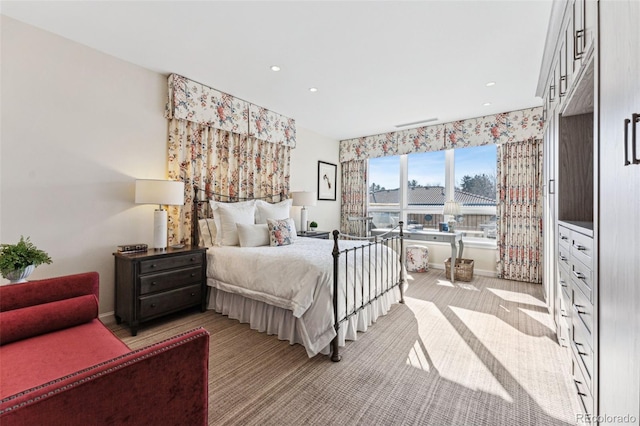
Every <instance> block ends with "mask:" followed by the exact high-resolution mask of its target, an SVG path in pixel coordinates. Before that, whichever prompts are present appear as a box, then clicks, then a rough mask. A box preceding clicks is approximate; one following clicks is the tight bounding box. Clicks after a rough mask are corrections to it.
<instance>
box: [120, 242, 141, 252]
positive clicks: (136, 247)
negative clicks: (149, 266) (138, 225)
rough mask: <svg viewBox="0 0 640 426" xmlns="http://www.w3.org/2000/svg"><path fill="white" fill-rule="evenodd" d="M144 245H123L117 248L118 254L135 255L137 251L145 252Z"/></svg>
mask: <svg viewBox="0 0 640 426" xmlns="http://www.w3.org/2000/svg"><path fill="white" fill-rule="evenodd" d="M147 248H148V246H147V245H146V244H123V245H121V246H118V253H135V252H138V251H147Z"/></svg>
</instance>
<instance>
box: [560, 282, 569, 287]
mask: <svg viewBox="0 0 640 426" xmlns="http://www.w3.org/2000/svg"><path fill="white" fill-rule="evenodd" d="M560 286H561V287H565V288H566V287H568V286H567V282H566V281H565V280H560Z"/></svg>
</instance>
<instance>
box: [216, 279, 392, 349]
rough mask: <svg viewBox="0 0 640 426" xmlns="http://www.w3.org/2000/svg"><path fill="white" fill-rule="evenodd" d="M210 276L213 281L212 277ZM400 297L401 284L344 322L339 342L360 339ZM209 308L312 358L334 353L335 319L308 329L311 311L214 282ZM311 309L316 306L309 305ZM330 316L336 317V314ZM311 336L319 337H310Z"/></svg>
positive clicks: (342, 344) (343, 343) (342, 343)
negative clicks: (297, 314)
mask: <svg viewBox="0 0 640 426" xmlns="http://www.w3.org/2000/svg"><path fill="white" fill-rule="evenodd" d="M209 280H210V281H211V279H209ZM399 300H400V290H399V289H398V287H394V288H393V289H392V290H391V291H389V292H387V293H386V294H384V295H383V296H381V297H379V298H378V299H376V300H374V301H373V302H372V303H371V304H370V305H368V306H367V307H365V308H364V309H363V310H361V311H360V312H359V313H357V314H356V315H354V316H352V317H351V318H349V320H347V321H345V322H343V323H342V324H341V325H340V330H339V335H338V344H339V346H344V345H345V341H346V340H357V337H358V332H365V331H367V329H368V327H369V326H370V325H372V324H373V323H375V322H376V321H377V319H378V317H380V316H383V315H386V314H387V312H389V310H390V309H391V305H393V304H394V303H396V302H397V301H399ZM207 308H208V309H211V310H214V311H216V312H218V313H221V314H223V315H226V316H228V317H229V318H231V319H235V320H238V321H240V322H241V323H244V324H249V326H250V327H251V329H253V330H257V331H259V332H262V333H267V334H269V335H276V336H278V339H280V340H286V341H288V342H289V343H290V344H292V345H293V344H296V343H298V344H301V345H302V346H304V347H305V349H306V350H307V355H308V356H309V358H311V357H313V356H315V355H317V354H318V353H321V354H324V355H330V354H331V345H330V343H331V341H332V340H333V338H334V337H335V335H336V333H335V330H334V329H333V325H332V319H331V320H330V321H329V322H327V321H325V325H324V326H322V328H323V329H322V330H309V324H313V323H314V322H313V321H309V318H306V316H307V313H308V312H306V313H305V314H304V315H303V316H302V317H301V318H296V317H294V316H293V312H292V311H290V310H288V309H283V308H280V307H276V306H272V305H269V304H267V303H264V302H260V301H257V300H253V299H250V298H247V297H244V296H241V295H238V294H234V293H229V292H226V291H223V290H220V289H218V288H216V287H214V286H211V285H209V301H208V307H207ZM309 311H313V310H312V309H311V308H310V309H309ZM330 316H331V317H333V314H331V315H330ZM330 323H331V324H330ZM309 336H317V337H315V338H310V337H309Z"/></svg>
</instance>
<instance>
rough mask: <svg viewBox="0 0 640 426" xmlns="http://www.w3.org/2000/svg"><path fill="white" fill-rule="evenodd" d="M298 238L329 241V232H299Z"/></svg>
mask: <svg viewBox="0 0 640 426" xmlns="http://www.w3.org/2000/svg"><path fill="white" fill-rule="evenodd" d="M298 236H299V237H309V238H320V239H321V240H328V239H329V231H300V232H298Z"/></svg>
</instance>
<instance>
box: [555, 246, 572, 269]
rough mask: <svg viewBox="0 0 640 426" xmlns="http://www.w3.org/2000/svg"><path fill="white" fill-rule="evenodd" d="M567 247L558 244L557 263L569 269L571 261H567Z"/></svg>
mask: <svg viewBox="0 0 640 426" xmlns="http://www.w3.org/2000/svg"><path fill="white" fill-rule="evenodd" d="M569 256H570V254H569V247H563V246H561V245H558V263H559V264H560V265H561V266H565V267H566V268H567V269H568V270H571V262H570V261H569Z"/></svg>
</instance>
